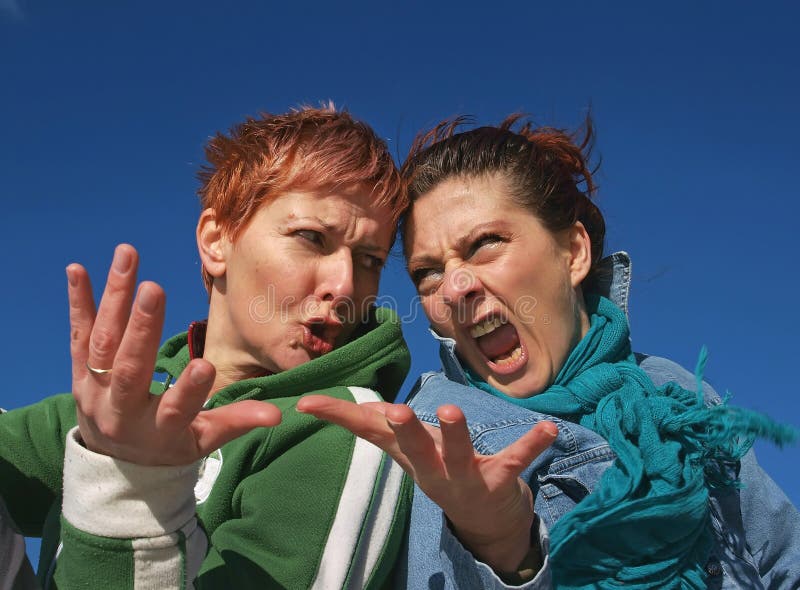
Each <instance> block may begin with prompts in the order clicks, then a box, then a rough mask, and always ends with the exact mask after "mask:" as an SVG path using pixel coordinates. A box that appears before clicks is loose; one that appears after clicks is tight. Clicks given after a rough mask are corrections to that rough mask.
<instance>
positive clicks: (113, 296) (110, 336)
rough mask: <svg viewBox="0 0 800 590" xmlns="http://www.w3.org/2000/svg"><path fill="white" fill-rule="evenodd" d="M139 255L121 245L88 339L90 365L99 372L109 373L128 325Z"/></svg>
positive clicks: (115, 255)
mask: <svg viewBox="0 0 800 590" xmlns="http://www.w3.org/2000/svg"><path fill="white" fill-rule="evenodd" d="M137 264H138V255H137V254H136V250H135V249H134V248H133V246H131V245H129V244H120V245H119V246H117V248H116V250H114V260H113V262H112V263H111V268H110V269H109V271H108V279H107V280H106V287H105V291H103V298H102V299H101V300H100V307H99V308H98V310H97V317H96V318H95V322H94V326H93V328H92V335H91V336H90V338H89V356H88V359H87V362H88V363H89V364H90V365H91V366H92V367H94V368H96V369H110V368H111V367H112V365H113V364H114V357H115V356H116V354H117V348H118V347H119V343H120V341H121V340H122V334H123V333H124V332H125V325H126V324H127V323H128V314H129V312H130V307H131V301H132V300H133V290H134V287H135V285H136V266H137Z"/></svg>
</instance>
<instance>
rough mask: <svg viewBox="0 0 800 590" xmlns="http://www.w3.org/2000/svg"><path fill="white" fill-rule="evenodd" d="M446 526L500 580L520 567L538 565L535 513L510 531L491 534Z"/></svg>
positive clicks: (538, 553) (450, 523)
mask: <svg viewBox="0 0 800 590" xmlns="http://www.w3.org/2000/svg"><path fill="white" fill-rule="evenodd" d="M447 523H448V526H449V527H450V530H451V531H453V534H454V535H455V536H456V538H458V540H459V541H460V542H461V543H462V545H464V547H465V548H466V549H468V550H469V552H470V553H472V555H473V556H474V557H475V558H476V559H477V560H479V561H481V562H483V563H485V564H486V565H488V566H489V567H491V568H492V569H493V570H494V571H495V572H497V573H498V575H501V577H503V575H505V574H511V573H514V572H518V571H519V570H520V568H521V567H522V566H523V565H526V564H529V563H533V562H534V561H538V562H539V563H540V562H541V551H540V549H539V542H538V536H537V535H536V534H535V531H536V529H537V526H538V525H537V522H536V515H535V514H534V515H532V516H531V518H526V519H520V521H518V523H517V524H515V526H514V527H513V530H506V531H504V532H503V533H500V534H492V535H486V534H485V533H475V532H470V531H467V530H465V529H463V528H461V527H459V526H457V525H455V524H454V523H453V522H452V521H450V520H449V519H447ZM539 567H540V565H539V566H537V567H536V569H535V571H538V570H539ZM534 574H535V572H534Z"/></svg>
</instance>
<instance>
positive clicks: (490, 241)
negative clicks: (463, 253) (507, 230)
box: [467, 234, 506, 258]
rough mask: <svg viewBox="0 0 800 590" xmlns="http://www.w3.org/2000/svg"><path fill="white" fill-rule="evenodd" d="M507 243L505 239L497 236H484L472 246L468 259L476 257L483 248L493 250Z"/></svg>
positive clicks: (468, 252)
mask: <svg viewBox="0 0 800 590" xmlns="http://www.w3.org/2000/svg"><path fill="white" fill-rule="evenodd" d="M505 241H506V240H505V238H503V237H501V236H499V235H497V234H483V235H481V236H480V237H478V238H477V239H476V240H475V241H474V242H472V244H470V246H469V249H468V251H467V258H470V257H472V256H474V255H475V254H476V253H477V252H478V251H479V250H481V249H482V248H493V247H496V246H498V245H499V244H501V243H503V242H505Z"/></svg>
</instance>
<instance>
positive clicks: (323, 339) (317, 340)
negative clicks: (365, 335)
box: [303, 319, 342, 356]
mask: <svg viewBox="0 0 800 590" xmlns="http://www.w3.org/2000/svg"><path fill="white" fill-rule="evenodd" d="M341 331H342V325H341V324H340V323H338V322H334V321H329V320H325V319H312V320H309V321H307V322H304V323H303V346H304V347H305V348H306V350H308V351H309V352H311V353H314V354H317V355H320V356H321V355H323V354H328V353H329V352H330V351H332V350H333V349H334V348H335V346H336V339H337V338H338V337H339V333H340V332H341Z"/></svg>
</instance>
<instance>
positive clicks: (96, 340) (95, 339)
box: [89, 327, 120, 368]
mask: <svg viewBox="0 0 800 590" xmlns="http://www.w3.org/2000/svg"><path fill="white" fill-rule="evenodd" d="M119 340H120V339H119V337H118V336H117V335H116V334H114V333H113V332H111V331H110V330H107V329H103V328H97V327H95V329H94V330H92V336H91V338H90V341H89V348H90V352H91V353H92V355H93V356H99V357H101V358H102V357H107V356H111V355H113V354H114V352H115V351H116V349H117V346H118V344H119ZM101 368H102V367H101Z"/></svg>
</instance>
